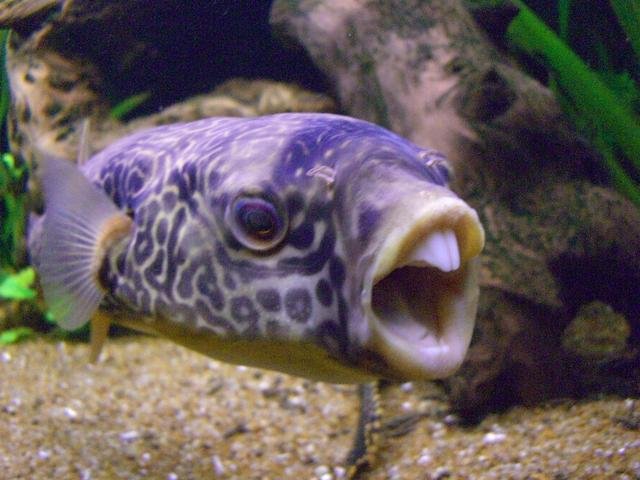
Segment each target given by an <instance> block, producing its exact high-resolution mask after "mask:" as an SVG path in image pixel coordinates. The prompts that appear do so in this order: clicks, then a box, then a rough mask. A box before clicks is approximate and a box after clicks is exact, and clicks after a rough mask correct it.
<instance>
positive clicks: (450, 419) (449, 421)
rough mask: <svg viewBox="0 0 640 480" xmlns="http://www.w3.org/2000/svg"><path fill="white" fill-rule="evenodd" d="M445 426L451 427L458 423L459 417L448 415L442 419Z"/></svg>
mask: <svg viewBox="0 0 640 480" xmlns="http://www.w3.org/2000/svg"><path fill="white" fill-rule="evenodd" d="M442 421H443V422H444V424H445V425H447V426H449V427H452V426H454V425H458V424H459V423H460V417H459V416H458V415H456V414H454V413H450V414H449V415H447V416H446V417H444V418H443V419H442Z"/></svg>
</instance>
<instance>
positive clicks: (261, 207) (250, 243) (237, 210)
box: [225, 195, 287, 251]
mask: <svg viewBox="0 0 640 480" xmlns="http://www.w3.org/2000/svg"><path fill="white" fill-rule="evenodd" d="M225 219H226V221H227V223H228V225H229V226H230V228H231V232H232V233H233V235H234V237H235V238H236V240H238V241H239V242H240V243H241V244H242V245H244V246H245V247H247V248H249V249H251V250H257V251H263V250H269V249H271V248H273V247H275V246H276V245H278V244H279V243H280V242H281V241H282V239H283V238H284V235H285V233H286V230H287V218H286V215H285V211H284V209H283V208H281V207H280V205H279V204H278V202H275V201H272V200H270V199H267V198H265V197H262V196H258V195H255V196H254V195H242V196H239V197H237V198H236V199H235V200H234V201H233V202H232V203H231V204H230V205H229V207H227V212H226V215H225Z"/></svg>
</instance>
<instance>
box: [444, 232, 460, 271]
mask: <svg viewBox="0 0 640 480" xmlns="http://www.w3.org/2000/svg"><path fill="white" fill-rule="evenodd" d="M444 236H445V237H446V239H447V248H448V250H449V260H450V261H451V263H450V267H451V268H450V269H449V270H448V271H449V272H450V271H452V270H457V269H458V268H460V250H459V249H458V240H457V239H456V234H455V233H454V231H453V230H445V232H444Z"/></svg>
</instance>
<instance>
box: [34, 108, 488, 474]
mask: <svg viewBox="0 0 640 480" xmlns="http://www.w3.org/2000/svg"><path fill="white" fill-rule="evenodd" d="M81 150H82V149H81ZM41 168H42V173H41V181H42V188H43V192H44V198H45V213H44V216H43V217H40V218H39V219H37V220H36V221H34V223H33V228H32V230H31V233H30V238H29V244H30V250H31V255H32V260H33V263H34V264H35V265H36V267H37V268H38V270H39V273H40V283H41V286H42V289H43V293H44V297H45V300H46V302H47V303H48V305H49V308H50V311H51V313H52V314H53V315H54V317H55V318H56V320H57V322H58V323H59V325H60V326H61V327H63V328H65V329H76V328H79V327H81V326H83V325H84V324H86V323H87V322H89V321H91V323H92V328H91V334H92V351H93V357H96V356H97V354H98V353H99V350H100V347H101V345H102V343H103V341H104V339H105V338H106V333H107V329H108V326H109V324H110V322H112V321H115V322H117V323H120V324H123V325H125V326H127V327H130V328H133V329H137V330H140V331H143V332H149V333H153V334H158V335H161V336H164V337H167V338H169V339H171V340H173V341H175V342H177V343H179V344H182V345H184V346H186V347H189V348H191V349H194V350H196V351H198V352H201V353H203V354H205V355H208V356H211V357H213V358H216V359H219V360H223V361H225V362H230V363H235V364H243V365H250V366H255V367H261V368H266V369H272V370H278V371H282V372H286V373H289V374H293V375H298V376H303V377H307V378H311V379H316V380H321V381H327V382H333V383H360V384H361V387H360V389H359V393H360V397H361V410H360V419H359V422H358V429H357V432H356V437H355V442H354V446H353V448H352V450H351V452H350V455H349V457H348V459H347V465H348V466H349V470H348V471H347V476H348V478H352V477H353V476H355V475H357V473H358V472H359V471H361V469H362V468H364V467H366V466H367V465H370V464H371V462H372V458H373V456H374V455H375V450H376V448H377V445H375V444H376V443H377V440H378V436H379V435H378V432H379V418H380V417H379V412H378V408H377V406H378V405H377V396H376V390H375V388H374V387H373V386H372V385H375V384H372V383H365V382H371V381H372V380H376V379H390V380H395V381H400V380H402V381H405V380H416V379H425V380H426V379H437V378H443V377H446V376H448V375H450V374H452V373H453V372H454V371H455V370H456V369H457V368H458V366H459V365H460V364H461V363H462V361H463V359H464V356H465V353H466V351H467V348H468V346H469V343H470V340H471V335H472V331H473V326H474V320H475V315H476V310H477V304H478V293H479V288H478V282H477V275H478V255H479V254H480V251H481V250H482V247H483V244H484V232H483V229H482V226H481V225H480V222H479V220H478V216H477V214H476V212H475V211H474V210H473V209H472V208H471V207H469V206H468V205H467V204H466V203H465V202H464V201H462V200H461V199H460V198H458V197H457V196H456V195H455V194H454V193H453V192H451V190H449V189H448V188H447V182H448V171H449V170H448V167H447V165H446V161H445V159H444V157H443V156H442V155H441V154H439V153H437V152H435V151H433V150H428V149H423V148H419V147H418V146H416V145H414V144H412V143H411V142H409V141H407V140H405V139H403V138H401V137H399V136H397V135H395V134H394V133H392V132H390V131H388V130H386V129H384V128H381V127H379V126H376V125H373V124H371V123H368V122H364V121H361V120H356V119H353V118H348V117H343V116H339V115H331V114H278V115H271V116H264V117H256V118H209V119H204V120H199V121H195V122H191V123H184V124H174V125H167V126H161V127H156V128H153V129H150V130H147V131H143V132H140V133H137V134H134V135H131V136H129V137H126V138H123V139H121V140H120V141H118V142H116V143H114V144H113V145H111V146H109V147H107V148H106V149H104V150H103V151H102V152H100V153H98V154H97V155H95V156H93V157H92V158H90V159H89V160H87V161H86V162H83V163H82V164H81V166H80V167H79V168H77V167H76V166H74V165H72V164H71V163H69V162H66V161H63V160H60V159H56V158H51V157H49V158H46V157H45V158H43V160H42V162H41Z"/></svg>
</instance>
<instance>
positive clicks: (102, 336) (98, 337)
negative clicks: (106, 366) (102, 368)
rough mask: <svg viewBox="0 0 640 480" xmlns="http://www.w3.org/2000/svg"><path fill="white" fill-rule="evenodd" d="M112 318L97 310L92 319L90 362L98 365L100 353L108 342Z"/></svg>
mask: <svg viewBox="0 0 640 480" xmlns="http://www.w3.org/2000/svg"><path fill="white" fill-rule="evenodd" d="M110 325H111V318H110V317H109V316H108V315H107V314H106V313H104V312H101V311H100V310H97V311H96V313H94V314H93V316H92V317H91V344H90V350H89V362H91V363H96V362H97V361H98V359H99V358H100V352H101V351H102V347H103V346H104V342H105V341H106V340H107V336H108V334H109V326H110Z"/></svg>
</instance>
